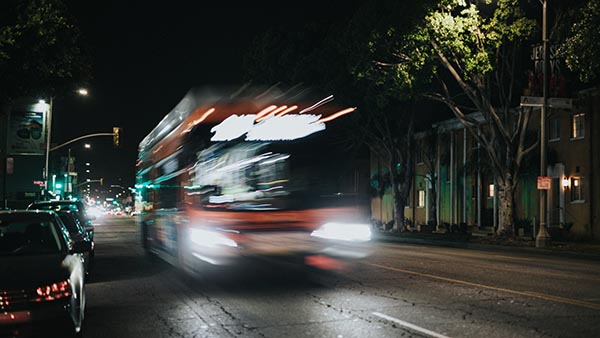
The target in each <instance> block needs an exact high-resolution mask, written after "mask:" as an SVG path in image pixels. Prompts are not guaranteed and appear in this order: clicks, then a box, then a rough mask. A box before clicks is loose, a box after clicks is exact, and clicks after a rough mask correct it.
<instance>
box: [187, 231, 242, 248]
mask: <svg viewBox="0 0 600 338" xmlns="http://www.w3.org/2000/svg"><path fill="white" fill-rule="evenodd" d="M190 239H191V241H192V243H194V244H196V245H199V246H203V247H208V248H216V247H219V246H229V247H232V248H235V247H237V246H238V245H237V243H236V242H235V241H234V240H232V239H231V238H229V237H227V236H225V235H224V234H222V233H219V232H215V231H208V230H203V229H191V230H190Z"/></svg>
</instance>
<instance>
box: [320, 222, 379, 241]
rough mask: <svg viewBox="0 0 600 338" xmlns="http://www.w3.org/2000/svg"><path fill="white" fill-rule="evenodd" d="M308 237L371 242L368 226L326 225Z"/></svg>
mask: <svg viewBox="0 0 600 338" xmlns="http://www.w3.org/2000/svg"><path fill="white" fill-rule="evenodd" d="M310 235H311V236H314V237H319V238H324V239H333V240H340V241H350V242H367V241H370V240H371V227H370V226H369V225H368V224H347V223H326V224H324V225H323V226H321V227H320V228H319V229H317V230H315V231H313V232H312V233H311V234H310Z"/></svg>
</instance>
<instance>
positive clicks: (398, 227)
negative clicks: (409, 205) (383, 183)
mask: <svg viewBox="0 0 600 338" xmlns="http://www.w3.org/2000/svg"><path fill="white" fill-rule="evenodd" d="M391 162H392V163H391V164H389V166H388V173H389V175H390V183H391V185H392V200H393V203H394V225H393V227H392V231H393V232H400V231H404V205H405V202H406V200H405V199H404V198H402V197H403V194H402V193H401V191H400V189H399V188H398V184H399V182H398V176H396V164H395V161H391Z"/></svg>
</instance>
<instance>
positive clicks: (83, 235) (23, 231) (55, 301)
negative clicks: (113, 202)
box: [0, 201, 94, 337]
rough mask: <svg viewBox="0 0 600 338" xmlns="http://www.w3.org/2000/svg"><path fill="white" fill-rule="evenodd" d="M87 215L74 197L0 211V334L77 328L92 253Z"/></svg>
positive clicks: (62, 333)
mask: <svg viewBox="0 0 600 338" xmlns="http://www.w3.org/2000/svg"><path fill="white" fill-rule="evenodd" d="M91 220H92V219H91V218H90V217H88V216H87V215H86V212H85V206H84V205H83V204H82V203H81V202H77V201H44V202H36V203H32V204H31V205H30V206H29V207H28V208H27V210H3V211H0V276H2V278H0V336H6V335H8V336H14V335H15V334H16V333H18V334H19V335H22V334H25V335H29V334H32V335H35V334H38V333H42V334H43V335H44V336H46V335H48V334H50V332H51V334H50V336H62V337H64V336H70V335H80V334H81V332H82V327H83V321H84V317H85V299H86V298H85V284H86V282H87V281H89V279H90V276H91V272H92V267H93V259H94V238H93V237H94V229H93V225H92V223H91ZM57 330H58V331H59V332H55V331H57Z"/></svg>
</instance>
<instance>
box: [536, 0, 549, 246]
mask: <svg viewBox="0 0 600 338" xmlns="http://www.w3.org/2000/svg"><path fill="white" fill-rule="evenodd" d="M546 1H547V0H541V2H542V8H543V9H542V43H543V46H542V48H543V54H544V61H543V66H542V67H543V73H542V74H543V77H542V81H543V84H542V109H541V111H540V176H546V175H547V161H546V143H547V140H546V108H547V106H548V41H547V33H546V26H547V24H546ZM539 191H540V228H539V230H538V233H537V235H536V237H535V246H536V247H538V248H539V247H546V246H548V245H549V244H550V235H549V234H548V230H546V223H547V220H546V207H547V197H546V196H547V193H548V190H546V189H540V190H539Z"/></svg>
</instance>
